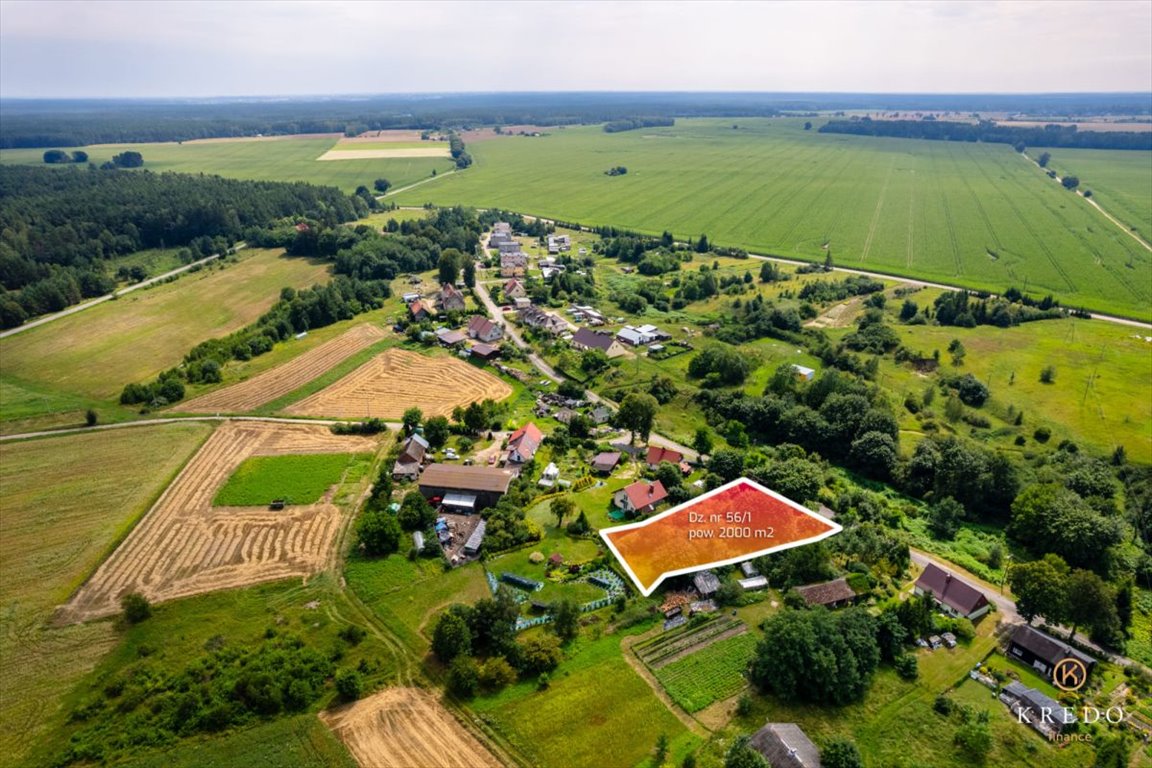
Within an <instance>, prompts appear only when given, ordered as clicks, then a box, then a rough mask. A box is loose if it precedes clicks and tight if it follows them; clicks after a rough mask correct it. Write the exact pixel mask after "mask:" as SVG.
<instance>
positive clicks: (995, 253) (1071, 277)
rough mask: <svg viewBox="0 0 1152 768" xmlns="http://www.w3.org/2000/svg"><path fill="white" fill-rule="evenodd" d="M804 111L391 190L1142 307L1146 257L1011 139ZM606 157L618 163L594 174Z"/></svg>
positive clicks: (517, 142) (486, 161)
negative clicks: (815, 127)
mask: <svg viewBox="0 0 1152 768" xmlns="http://www.w3.org/2000/svg"><path fill="white" fill-rule="evenodd" d="M802 123H803V120H794V119H745V120H740V121H738V130H732V127H731V126H732V121H730V120H725V121H721V120H703V119H700V120H696V119H692V120H689V119H683V120H678V121H677V124H676V125H675V126H674V127H668V128H649V129H644V130H639V131H626V132H622V133H611V134H608V133H604V132H603V131H602V130H600V128H599V127H592V126H589V127H571V126H569V127H568V128H566V129H565V130H563V131H557V132H553V133H552V134H551V135H548V136H543V137H537V138H532V139H525V138H521V137H505V138H500V139H496V140H492V141H485V142H478V143H477V144H476V146H475V147H473V148H472V149H473V151H474V152H473V153H474V155H475V159H476V162H475V166H474V167H473V168H470V169H468V171H467V172H466V173H462V174H453V175H452V176H450V177H445V178H444V179H441V180H439V181H437V182H436V183H434V184H430V185H423V186H421V187H418V188H415V189H412V190H410V191H407V192H401V193H398V194H397V195H395V199H396V202H398V203H400V204H402V205H420V204H423V203H425V202H428V201H431V202H434V203H437V204H442V205H453V204H464V205H476V206H498V207H502V208H507V209H511V210H516V211H520V212H523V213H526V214H533V215H538V216H546V217H549V218H556V219H560V220H562V221H578V222H580V223H581V224H583V225H585V226H591V225H613V226H616V227H623V228H627V229H632V230H636V231H639V232H643V233H647V234H652V235H659V234H660V233H661V231H663V230H670V231H672V232H673V233H674V234H675V235H676V236H677V237H679V238H682V239H687V238H689V237H691V238H696V237H699V235H700V234H701V233H706V234H707V235H708V238H709V240H710V241H712V242H714V243H717V244H719V245H724V246H736V247H741V248H746V249H749V250H751V251H754V252H757V253H769V254H775V255H780V256H788V257H799V258H804V259H807V260H810V261H822V260H823V259H824V257H825V255H826V254H827V253H828V252H830V253H831V254H832V256H833V259H834V260H835V263H836V264H837V265H838V266H844V267H859V268H862V269H869V270H876V271H880V272H887V273H891V274H898V275H904V276H909V277H918V278H924V279H928V280H940V281H943V282H947V283H954V284H960V285H965V286H968V287H971V288H978V289H984V290H990V291H1003V290H1004V289H1005V288H1007V287H1008V286H1010V285H1016V286H1018V287H1020V286H1024V285H1025V284H1026V285H1027V287H1028V290H1029V291H1030V292H1032V293H1034V294H1037V295H1043V294H1045V293H1048V292H1051V293H1052V294H1054V295H1055V296H1056V297H1057V298H1058V299H1059V300H1060V301H1061V302H1062V303H1064V304H1065V305H1069V306H1085V307H1088V308H1090V309H1096V310H1100V311H1106V312H1114V313H1118V314H1123V315H1128V316H1132V317H1137V318H1141V319H1144V320H1148V319H1149V318H1152V312H1150V310H1149V307H1150V306H1152V287H1150V286H1152V253H1149V252H1148V251H1147V250H1146V249H1144V248H1143V247H1142V246H1140V245H1139V244H1138V243H1136V242H1135V241H1133V240H1132V238H1130V237H1129V236H1128V235H1126V234H1125V233H1123V232H1121V231H1120V230H1119V229H1117V228H1116V227H1115V225H1114V224H1112V223H1111V222H1109V221H1108V220H1107V219H1105V218H1104V217H1103V216H1102V215H1100V213H1099V212H1098V211H1095V210H1093V209H1092V208H1091V206H1089V205H1088V204H1087V203H1086V202H1085V201H1084V200H1082V199H1080V198H1079V197H1077V196H1075V195H1072V194H1069V193H1068V192H1067V191H1066V190H1064V189H1062V188H1061V187H1060V186H1059V185H1058V184H1053V183H1051V182H1050V180H1048V179H1047V178H1045V176H1044V174H1043V172H1042V171H1041V170H1040V169H1038V168H1036V166H1035V165H1034V164H1033V163H1031V162H1029V161H1028V160H1027V159H1025V158H1023V157H1021V156H1019V155H1018V154H1017V153H1016V152H1014V151H1013V150H1012V148H1011V147H1009V146H1006V145H1000V144H969V143H957V142H934V141H917V140H912V139H886V138H870V137H856V136H845V135H833V134H821V133H817V132H816V131H804V130H803V129H802ZM654 137H661V138H662V139H663V140H660V141H653V140H651V139H652V138H654ZM1059 155H1060V153H1053V157H1059ZM1124 156H1125V157H1129V158H1131V159H1132V160H1131V162H1134V163H1136V164H1137V165H1144V166H1146V165H1147V162H1148V160H1147V153H1144V154H1141V153H1139V152H1128V153H1125V155H1124ZM611 163H621V164H623V165H626V166H627V167H628V168H629V173H628V174H627V175H626V176H619V177H610V176H606V175H605V174H604V173H603V170H604V168H603V167H602V166H607V165H610V164H611ZM1086 176H1087V174H1086ZM686 179H692V180H694V183H693V184H685V180H686ZM1124 186H1125V187H1127V186H1129V185H1127V184H1126V183H1125V184H1124ZM1114 215H1117V216H1123V211H1115V212H1114ZM1133 223H1135V222H1133ZM825 244H827V245H828V250H827V251H826V250H825V249H824V245H825Z"/></svg>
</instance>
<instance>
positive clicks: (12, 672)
mask: <svg viewBox="0 0 1152 768" xmlns="http://www.w3.org/2000/svg"><path fill="white" fill-rule="evenodd" d="M210 432H211V427H209V426H208V425H206V424H197V423H188V424H166V425H157V426H148V427H134V428H131V429H122V430H114V431H111V432H92V433H87V434H77V435H62V436H60V437H52V438H45V439H41V440H29V441H23V442H16V443H2V444H0V604H2V605H3V606H4V609H3V611H0V765H19V764H20V763H21V760H22V758H23V756H24V754H25V750H27V749H28V748H29V746H30V745H31V744H32V743H33V742H34V741H35V740H36V739H37V738H38V736H39V735H40V733H41V732H42V729H43V728H44V724H45V719H46V717H47V716H48V714H50V713H51V712H53V711H54V710H55V708H56V707H57V706H58V704H59V700H60V697H61V696H62V695H63V694H64V693H65V692H67V691H68V690H69V689H70V688H71V687H72V686H73V685H74V684H75V683H76V682H77V681H78V680H79V679H80V678H81V677H83V676H84V675H85V674H87V673H88V671H89V670H91V669H92V668H93V667H95V665H96V663H97V662H98V661H99V660H100V658H101V657H102V656H103V655H104V654H105V653H107V652H108V651H109V650H111V648H112V647H113V646H114V645H115V643H116V642H117V634H116V632H115V629H114V628H113V627H112V625H110V624H108V623H107V622H100V623H96V624H87V625H83V626H72V627H61V628H53V627H48V626H46V623H47V621H48V620H49V619H50V618H51V616H52V610H53V608H54V607H55V606H56V605H58V604H60V603H63V602H64V601H65V600H67V599H68V596H69V594H70V593H71V592H72V591H73V590H74V589H75V588H76V587H78V586H79V585H80V583H81V582H82V581H83V579H84V578H85V577H86V576H87V575H88V574H89V573H90V572H91V571H92V570H93V569H95V568H96V566H97V565H99V563H100V560H101V559H102V558H103V557H104V555H105V554H106V552H107V551H108V550H109V549H110V548H111V547H112V545H113V544H114V543H115V541H116V540H117V538H119V537H121V536H123V535H125V533H127V531H128V530H129V529H130V527H131V525H132V524H133V523H134V522H135V520H136V519H137V518H138V517H139V516H140V515H141V514H143V513H144V512H145V511H146V510H147V507H148V505H149V504H151V503H152V500H153V499H154V498H155V497H156V495H157V494H159V493H160V491H161V490H162V489H163V487H164V485H165V484H166V483H167V482H168V481H169V480H170V478H171V477H172V476H173V475H174V474H176V472H177V471H178V470H179V468H180V466H181V464H183V463H184V462H185V461H186V460H187V458H188V457H189V456H190V455H191V454H192V453H193V452H194V451H195V450H196V447H197V446H198V445H199V444H200V443H201V442H203V440H204V439H205V438H206V437H207V436H208V434H209V433H210Z"/></svg>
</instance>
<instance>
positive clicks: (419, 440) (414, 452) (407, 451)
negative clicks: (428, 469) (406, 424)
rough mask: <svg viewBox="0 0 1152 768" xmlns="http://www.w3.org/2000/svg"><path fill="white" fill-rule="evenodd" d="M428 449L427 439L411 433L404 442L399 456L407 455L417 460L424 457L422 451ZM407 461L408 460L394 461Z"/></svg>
mask: <svg viewBox="0 0 1152 768" xmlns="http://www.w3.org/2000/svg"><path fill="white" fill-rule="evenodd" d="M427 450H428V441H427V440H425V439H424V438H423V437H421V436H420V435H412V436H411V437H409V438H408V439H407V440H406V441H405V442H404V450H403V451H401V453H400V458H404V457H405V456H408V457H410V458H412V459H413V460H414V461H416V462H419V461H420V460H421V459H423V458H424V453H425V452H426V451H427ZM396 463H397V464H400V463H408V462H399V461H398V462H396Z"/></svg>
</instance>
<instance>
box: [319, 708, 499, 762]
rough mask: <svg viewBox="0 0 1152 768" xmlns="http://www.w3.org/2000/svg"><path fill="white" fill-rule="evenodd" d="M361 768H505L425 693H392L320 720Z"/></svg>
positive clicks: (324, 715) (323, 715)
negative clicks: (501, 767)
mask: <svg viewBox="0 0 1152 768" xmlns="http://www.w3.org/2000/svg"><path fill="white" fill-rule="evenodd" d="M320 718H321V720H323V721H324V723H325V724H326V725H327V726H328V727H329V728H331V729H332V730H333V731H334V732H335V733H336V735H337V736H339V737H340V739H341V741H343V742H344V744H345V745H346V746H347V747H348V751H349V752H351V753H352V755H353V757H355V758H356V761H357V762H358V763H359V764H360V766H361V768H412V766H437V768H500V766H501V765H502V763H501V762H500V761H499V760H497V759H496V758H495V757H494V756H493V755H492V753H490V752H489V751H488V750H487V749H486V748H485V747H484V746H483V745H482V744H481V743H480V742H479V741H477V740H476V738H475V737H474V736H472V734H470V733H469V732H468V731H467V730H465V729H464V728H463V727H462V726H461V725H460V723H459V722H458V721H457V720H456V719H455V718H454V717H453V716H452V714H451V713H449V712H448V710H447V709H445V708H444V706H443V705H442V704H441V703H440V702H439V701H437V700H436V698H435V696H434V695H433V694H432V693H430V692H429V691H426V690H423V689H421V688H386V689H384V690H383V691H381V692H380V693H377V694H375V695H374V696H370V697H368V698H366V699H362V700H360V701H357V702H355V703H353V704H348V705H345V706H342V707H337V708H335V709H330V710H327V711H325V712H322V713H321V714H320Z"/></svg>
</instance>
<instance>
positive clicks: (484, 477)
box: [420, 464, 512, 493]
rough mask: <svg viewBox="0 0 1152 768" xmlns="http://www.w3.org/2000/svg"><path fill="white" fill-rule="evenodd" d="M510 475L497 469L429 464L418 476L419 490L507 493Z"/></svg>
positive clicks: (510, 480)
mask: <svg viewBox="0 0 1152 768" xmlns="http://www.w3.org/2000/svg"><path fill="white" fill-rule="evenodd" d="M511 482H512V473H511V472H509V471H507V470H504V469H499V468H497V467H476V466H471V467H466V466H457V465H455V464H429V465H428V466H427V467H426V468H425V469H424V474H423V475H421V476H420V487H421V488H445V489H449V490H454V491H488V492H494V493H507V492H508V485H509V484H510V483H511Z"/></svg>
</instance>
